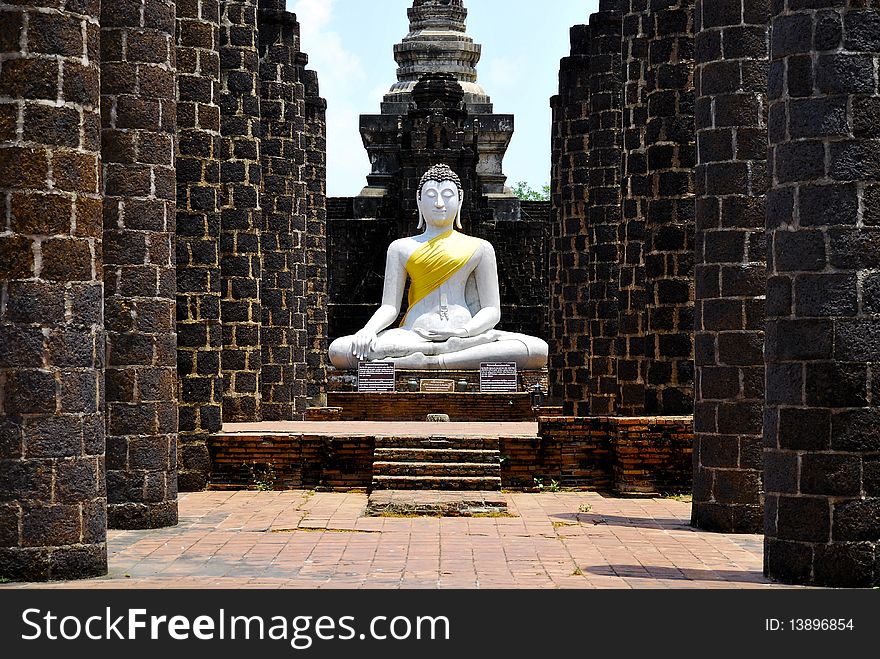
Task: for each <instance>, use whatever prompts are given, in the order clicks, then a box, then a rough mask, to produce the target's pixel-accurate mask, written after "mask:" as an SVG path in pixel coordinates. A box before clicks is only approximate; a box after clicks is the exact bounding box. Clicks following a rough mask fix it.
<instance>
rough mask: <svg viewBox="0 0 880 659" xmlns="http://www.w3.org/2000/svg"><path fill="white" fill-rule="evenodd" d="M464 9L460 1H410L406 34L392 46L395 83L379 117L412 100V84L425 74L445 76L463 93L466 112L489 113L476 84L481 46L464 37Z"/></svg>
mask: <svg viewBox="0 0 880 659" xmlns="http://www.w3.org/2000/svg"><path fill="white" fill-rule="evenodd" d="M467 13H468V11H467V9H466V8H465V6H464V3H463V1H462V0H413V6H412V8H410V9H408V10H407V14H408V16H409V34H407V35H406V37H404V39H403V41H401V43H399V44H397V45H395V46H394V59H395V61H396V62H397V66H398V68H397V82H396V83H395V84H394V86H392V87H391V90H390V91H389V92H388V94H386V95H385V98H384V101H385V104H386V107H383V114H385V113H396V111H399V110H400V109H401V108H400V105H398V104H406V105H408V104H409V102H410V101H411V100H412V92H413V89H414V88H415V86H416V84H417V83H418V81H419V78H421V77H422V76H423V75H425V74H426V73H449V74H451V75H452V76H454V77H455V79H456V80H457V81H458V84H459V85H460V86H461V88H462V91H463V92H464V101H465V103H466V104H467V105H468V107H469V109H471V110H477V111H480V112H492V107H491V105H490V103H491V101H490V100H489V97H488V96H487V94H486V92H485V91H484V90H483V88H482V87H480V85H479V84H477V68H476V66H477V63H478V62H479V61H480V54H481V46H480V45H479V44H476V43H474V40H473V39H472V38H471V37H470V36H468V34H467V28H466V25H465V23H466V20H467Z"/></svg>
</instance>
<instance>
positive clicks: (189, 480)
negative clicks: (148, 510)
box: [176, 0, 223, 492]
mask: <svg viewBox="0 0 880 659" xmlns="http://www.w3.org/2000/svg"><path fill="white" fill-rule="evenodd" d="M177 67H178V72H177V91H178V103H177V235H176V239H177V249H176V252H177V375H178V382H177V392H178V393H177V400H178V406H179V419H180V420H179V434H178V455H177V457H178V462H177V478H178V486H179V488H180V490H182V491H186V492H191V491H199V490H202V489H204V488H205V486H206V485H207V476H208V472H209V471H210V460H209V458H208V446H207V443H206V439H207V437H208V436H209V435H210V434H211V433H214V432H218V431H219V430H220V427H221V425H222V419H221V405H222V401H223V375H222V373H221V371H220V355H221V351H222V346H223V332H222V327H221V323H220V291H221V281H220V206H219V204H220V152H221V144H220V139H221V137H220V107H219V105H218V102H219V94H220V0H198V1H195V2H178V3H177Z"/></svg>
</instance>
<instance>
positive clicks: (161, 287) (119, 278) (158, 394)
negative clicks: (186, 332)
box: [101, 0, 177, 528]
mask: <svg viewBox="0 0 880 659" xmlns="http://www.w3.org/2000/svg"><path fill="white" fill-rule="evenodd" d="M174 33H175V6H174V2H173V1H171V0H140V1H139V2H133V3H132V2H125V3H122V2H120V3H112V2H105V3H103V5H102V9H101V141H102V155H103V161H104V195H105V198H104V272H105V281H106V286H105V290H104V307H105V313H106V327H107V372H106V377H107V497H108V520H109V524H110V526H111V527H113V528H158V527H162V526H169V525H174V524H176V523H177V399H176V387H175V377H176V365H177V352H176V351H177V341H176V334H175V321H174V317H175V316H174V303H175V295H176V283H175V271H174V251H173V250H174V230H175V229H174V225H175V186H176V177H175V160H174V157H175V153H174V133H175V131H176V129H177V116H176V101H175V97H176V88H175V78H174V76H175V67H176V49H175V44H174Z"/></svg>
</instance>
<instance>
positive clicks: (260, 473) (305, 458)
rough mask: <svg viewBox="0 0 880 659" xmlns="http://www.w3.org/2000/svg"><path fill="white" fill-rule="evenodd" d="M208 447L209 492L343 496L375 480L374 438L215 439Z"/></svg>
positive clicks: (304, 436) (272, 437) (260, 437)
mask: <svg viewBox="0 0 880 659" xmlns="http://www.w3.org/2000/svg"><path fill="white" fill-rule="evenodd" d="M209 445H210V451H211V459H212V463H213V471H212V478H211V488H212V489H241V488H252V489H257V487H269V488H274V489H302V488H321V489H328V490H339V491H346V490H350V489H353V488H366V487H369V486H370V483H371V481H372V478H373V449H374V447H375V438H373V437H332V438H331V437H322V436H317V435H279V436H273V435H217V436H215V437H213V438H212V439H211V440H210V444H209Z"/></svg>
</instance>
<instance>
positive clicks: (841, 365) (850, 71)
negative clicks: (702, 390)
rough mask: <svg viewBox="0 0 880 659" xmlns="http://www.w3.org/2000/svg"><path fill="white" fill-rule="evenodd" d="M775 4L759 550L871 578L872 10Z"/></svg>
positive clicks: (874, 452)
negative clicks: (762, 537) (761, 544)
mask: <svg viewBox="0 0 880 659" xmlns="http://www.w3.org/2000/svg"><path fill="white" fill-rule="evenodd" d="M866 4H867V3H864V2H846V3H844V2H833V1H831V0H819V1H816V2H810V3H803V2H795V1H794V0H785V1H783V0H777V1H776V2H774V3H773V6H772V16H773V21H772V34H773V38H772V45H771V63H770V79H769V99H770V109H769V122H768V130H769V139H770V157H769V163H770V166H771V169H770V172H771V176H772V184H771V189H770V192H769V193H768V195H767V234H768V239H769V246H770V247H769V253H768V256H769V258H768V270H769V276H768V279H767V327H766V332H767V334H766V346H765V354H766V359H767V393H766V404H765V426H764V446H765V453H764V486H765V489H766V512H765V529H764V531H765V547H764V565H765V572H766V574H767V575H768V576H770V577H772V578H774V579H779V580H781V581H785V582H790V583H800V584H815V585H818V586H828V587H846V586H860V587H871V586H878V585H880V562H878V555H880V554H878V551H880V515H878V514H877V511H878V505H880V459H878V449H880V443H878V441H880V439H878V438H880V434H878V432H877V427H878V413H877V407H876V401H877V395H878V385H877V382H878V378H877V372H876V371H877V362H878V361H880V344H878V336H880V320H878V315H877V314H878V313H880V277H878V274H877V272H878V269H880V212H878V201H880V194H878V193H880V185H878V183H880V167H878V152H880V150H878V146H880V143H878V138H880V95H878V78H877V70H878V62H880V40H878V34H880V13H878V10H877V9H876V8H873V7H875V6H876V3H870V6H871V7H872V8H866Z"/></svg>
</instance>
